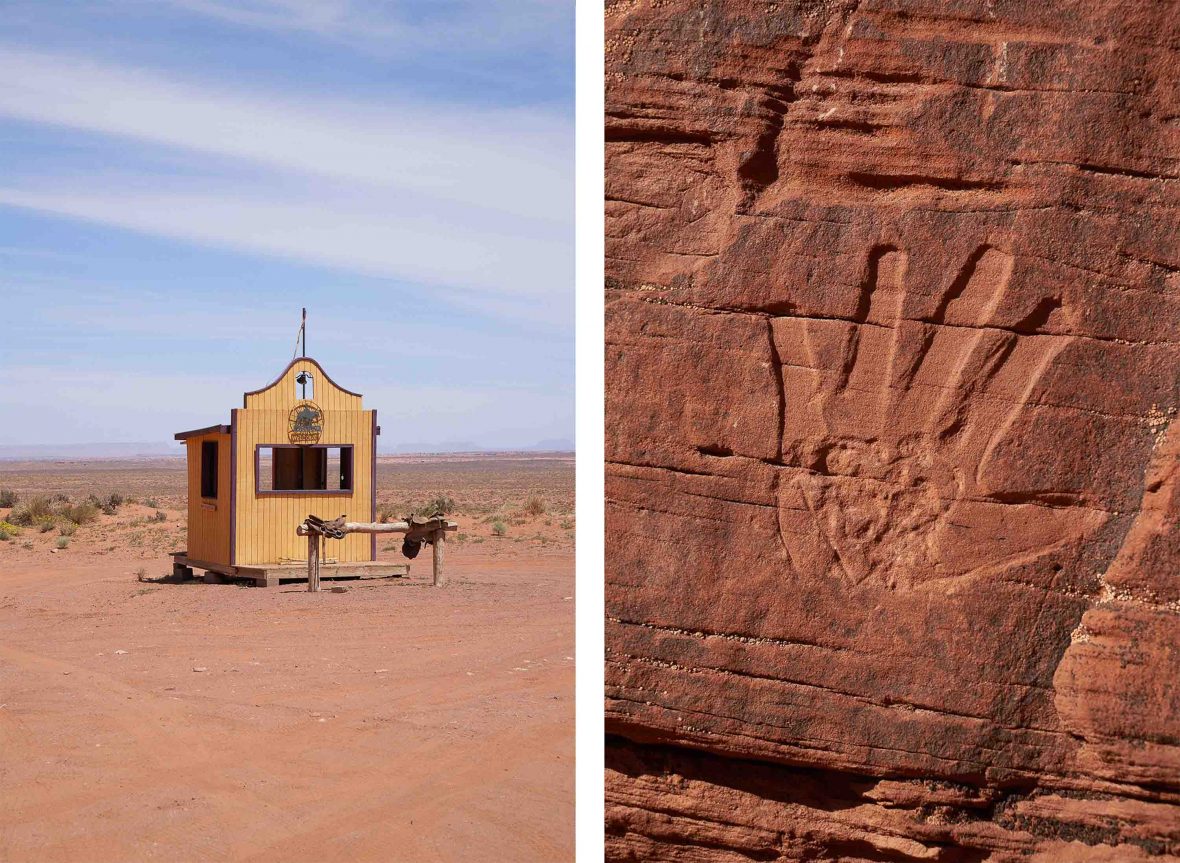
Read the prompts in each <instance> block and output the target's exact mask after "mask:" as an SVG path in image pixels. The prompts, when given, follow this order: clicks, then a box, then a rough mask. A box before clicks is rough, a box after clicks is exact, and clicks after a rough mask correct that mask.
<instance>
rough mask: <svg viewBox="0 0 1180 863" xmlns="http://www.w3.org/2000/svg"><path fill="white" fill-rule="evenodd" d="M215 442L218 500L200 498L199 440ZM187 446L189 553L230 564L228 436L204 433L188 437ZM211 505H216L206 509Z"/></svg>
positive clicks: (209, 561)
mask: <svg viewBox="0 0 1180 863" xmlns="http://www.w3.org/2000/svg"><path fill="white" fill-rule="evenodd" d="M207 440H215V441H217V499H216V500H215V501H208V500H204V499H202V498H201V443H202V442H203V441H207ZM185 443H186V445H187V448H188V556H189V557H190V558H193V559H194V560H203V561H206V562H208V563H229V556H230V550H229V549H230V517H229V516H230V486H231V483H232V479H233V473H232V472H231V470H230V461H231V449H230V436H229V435H227V434H207V435H201V436H200V437H193V438H189V439H188V440H187V441H185ZM210 503H211V504H212V505H213V506H214V507H215V508H214V509H208V508H207V505H208V504H210Z"/></svg>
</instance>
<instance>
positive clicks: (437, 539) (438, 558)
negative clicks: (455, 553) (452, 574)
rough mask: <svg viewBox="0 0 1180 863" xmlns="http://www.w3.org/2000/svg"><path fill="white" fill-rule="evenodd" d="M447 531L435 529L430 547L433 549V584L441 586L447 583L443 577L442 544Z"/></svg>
mask: <svg viewBox="0 0 1180 863" xmlns="http://www.w3.org/2000/svg"><path fill="white" fill-rule="evenodd" d="M446 537H447V532H446V531H445V530H436V531H435V532H434V542H433V543H432V544H431V546H430V547H431V548H432V549H434V586H435V587H442V586H443V585H445V584H446V583H447V580H446V578H444V577H443V544H444V543H445V542H446Z"/></svg>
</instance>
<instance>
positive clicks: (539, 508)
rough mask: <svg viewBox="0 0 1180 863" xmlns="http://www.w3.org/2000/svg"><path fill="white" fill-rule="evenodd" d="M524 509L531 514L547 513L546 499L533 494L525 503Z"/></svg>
mask: <svg viewBox="0 0 1180 863" xmlns="http://www.w3.org/2000/svg"><path fill="white" fill-rule="evenodd" d="M524 511H525V512H526V513H528V514H529V515H531V516H538V515H544V514H545V501H543V500H541V498H539V497H537V496H536V495H533V496H532V497H530V498H529V499H528V500H527V501H525V504H524Z"/></svg>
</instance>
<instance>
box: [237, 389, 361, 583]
mask: <svg viewBox="0 0 1180 863" xmlns="http://www.w3.org/2000/svg"><path fill="white" fill-rule="evenodd" d="M297 370H298V369H297V368H293V369H291V370H290V371H289V372H288V375H287V376H285V377H289V378H290V387H291V388H290V390H287V389H284V388H283V382H280V385H279V387H276V390H281V393H279V392H276V393H275V396H276V397H275V398H274V399H273V400H270V399H267V400H266V401H270V402H271V403H272V404H275V405H276V407H275V408H272V409H259V408H255V407H253V404H254V402H253V401H252V399H251V398H249V397H248V398H247V404H251V405H252V407H251V408H250V409H248V410H236V411H234V415H235V421H236V423H237V448H238V482H237V524H236V528H235V529H236V531H237V544H236V549H235V558H236V560H235V562H236V563H238V564H240V565H249V564H252V563H274V562H278V561H281V560H283V559H294V560H306V559H307V540H306V538H304V537H301V536H297V535H296V534H295V528H296V527H297V526H298V525H299V523H300V522H301V521H303V519H305V518H306V517H307V516H308V515H309V514H312V515H317V516H319V517H320V518H325V519H332V518H336V517H337V516H338V515H341V514H343V515H346V516H348V518H349V519H350V520H352V521H369V520H370V518H372V502H373V498H372V464H373V461H372V459H373V452H372V450H373V412H372V411H366V410H359V409H357V408H359V406H360V399H358V398H356V397H355V396H352V397H348V398H351V399H352V400H353V403H354V404H355V405H356V408H354V409H351V410H350V409H344V410H340V409H331V408H328V407H327V406H326V405H325V401H327V402H328V404H332V403H339V400H337V399H336V397H335V396H334V395H332V394H331V393H330V392H329V386H326V385H325V382H324V381H323V376H322V375H318V376H317V380H316V399H315V401H316V403H317V404H319V405H320V408H321V409H322V410H323V412H324V430H323V433H322V434H321V436H320V440H319V443H320V444H322V445H324V446H338V445H343V444H352V447H353V451H352V453H353V489H352V493H351V494H338V495H336V494H334V495H323V494H307V493H306V492H299V491H292V492H282V493H278V494H266V495H259V494H257V493H256V492H255V478H254V454H255V448H256V447H257V446H259V445H261V446H270V445H276V444H286V443H287V420H288V416H289V414H290V411H291V408H292V407H293V406H294V403H295V399H294V386H295V383H294V376H295V373H296V372H297ZM312 372H313V374H315V373H316V370H315V369H313V370H312ZM321 387H322V389H321ZM331 389H335V388H331ZM271 392H274V391H273V390H272V391H271ZM336 392H337V393H339V390H336ZM260 395H261V394H260ZM280 395H281V398H280ZM325 397H326V398H325ZM371 548H372V544H371V539H370V537H369V535H368V534H350V535H348V536H346V537H345V538H344V539H340V540H337V539H330V540H327V545H326V549H325V556H326V557H334V558H336V559H337V560H340V561H359V560H369V559H370V556H371Z"/></svg>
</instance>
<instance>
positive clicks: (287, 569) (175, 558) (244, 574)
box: [172, 551, 410, 587]
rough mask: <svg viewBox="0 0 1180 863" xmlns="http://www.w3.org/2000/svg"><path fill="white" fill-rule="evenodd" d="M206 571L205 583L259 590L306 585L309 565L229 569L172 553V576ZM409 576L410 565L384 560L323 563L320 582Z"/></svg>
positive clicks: (185, 553) (249, 566) (177, 552)
mask: <svg viewBox="0 0 1180 863" xmlns="http://www.w3.org/2000/svg"><path fill="white" fill-rule="evenodd" d="M197 569H203V570H205V581H207V582H210V581H212V582H216V581H221V580H223V579H238V578H240V579H245V580H247V581H253V582H254V584H256V585H257V586H258V587H277V586H278V584H279V582H281V581H307V565H306V564H303V563H253V564H248V565H247V564H241V565H238V566H228V565H226V564H222V563H209V562H208V561H204V560H194V559H193V558H191V557H189V556H188V552H186V551H174V552H172V574H173V575H175V576H178V577H184V578H192V577H193V576H194V572H193V571H194V570H197ZM409 574H410V565H409V564H408V563H388V562H386V561H383V560H363V561H358V562H356V563H324V564H321V565H320V578H321V579H336V578H404V577H406V576H408V575H409Z"/></svg>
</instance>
